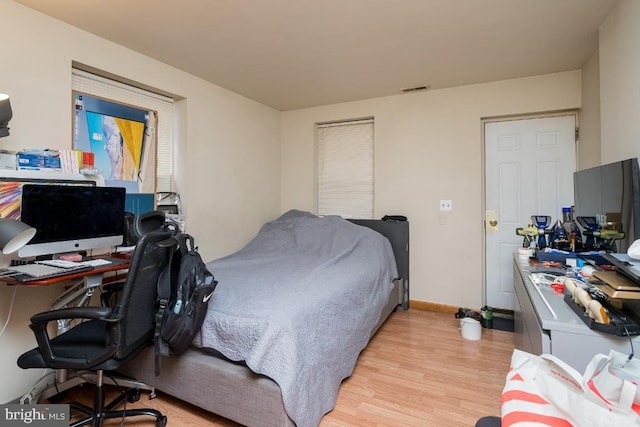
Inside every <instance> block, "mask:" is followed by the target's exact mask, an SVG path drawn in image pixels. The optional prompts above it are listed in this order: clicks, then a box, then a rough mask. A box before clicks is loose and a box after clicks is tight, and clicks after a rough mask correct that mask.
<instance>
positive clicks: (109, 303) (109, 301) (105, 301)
mask: <svg viewBox="0 0 640 427" xmlns="http://www.w3.org/2000/svg"><path fill="white" fill-rule="evenodd" d="M123 288H124V282H114V283H109V284H107V285H103V286H102V292H101V293H100V303H101V304H102V306H103V307H115V305H116V302H117V295H118V293H119V292H121V291H122V289H123ZM114 297H115V298H114Z"/></svg>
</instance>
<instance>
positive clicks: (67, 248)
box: [18, 184, 125, 258]
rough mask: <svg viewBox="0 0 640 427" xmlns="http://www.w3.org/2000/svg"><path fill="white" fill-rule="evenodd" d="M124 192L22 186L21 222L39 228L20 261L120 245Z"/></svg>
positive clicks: (20, 253)
mask: <svg viewBox="0 0 640 427" xmlns="http://www.w3.org/2000/svg"><path fill="white" fill-rule="evenodd" d="M124 206H125V189H124V188H122V187H93V186H65V185H30V184H25V185H23V186H22V201H21V213H20V219H21V221H22V222H24V223H25V224H28V225H30V226H31V227H33V228H35V229H36V234H35V236H34V237H33V239H31V241H30V242H29V243H28V244H27V245H25V246H24V247H22V248H21V249H20V250H19V251H18V256H20V257H21V258H28V257H37V256H43V255H52V254H61V253H66V252H74V251H80V250H91V249H98V248H107V247H112V246H118V245H121V244H122V242H123V239H124Z"/></svg>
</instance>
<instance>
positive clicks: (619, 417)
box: [502, 350, 640, 427]
mask: <svg viewBox="0 0 640 427" xmlns="http://www.w3.org/2000/svg"><path fill="white" fill-rule="evenodd" d="M601 356H603V355H598V356H597V357H596V358H594V361H592V364H590V365H589V366H590V369H588V371H586V372H585V374H587V375H589V377H585V376H583V375H581V374H580V373H579V372H578V371H576V370H575V369H573V368H572V367H571V366H569V365H567V364H566V363H564V362H563V361H562V360H560V359H558V358H557V357H554V356H552V355H548V354H543V355H541V356H536V355H533V354H529V353H526V352H523V351H520V350H514V352H513V355H512V357H511V369H510V371H509V373H508V375H507V381H506V384H505V387H504V390H503V392H502V426H503V427H504V426H513V427H521V426H522V427H524V426H540V427H541V426H552V427H572V426H573V427H591V426H593V427H607V426H611V427H623V426H640V416H638V414H637V413H636V412H634V410H633V409H634V408H633V405H634V401H635V399H636V394H637V388H638V387H637V386H636V385H635V384H634V383H632V382H631V381H628V380H626V382H625V380H621V381H622V382H623V383H625V385H624V386H621V385H620V384H619V383H616V384H617V385H618V386H617V387H616V386H612V387H610V386H609V385H608V384H613V383H614V382H613V381H611V379H607V381H606V387H605V381H602V380H597V381H596V380H595V378H597V377H598V376H600V375H602V372H604V371H606V372H607V373H608V372H609V371H608V369H606V368H605V369H604V371H603V370H602V367H603V366H604V365H605V363H604V362H603V360H604V358H607V356H604V358H603V357H601ZM599 368H600V369H599ZM596 372H598V375H595V377H594V376H593V375H594V374H595V373H596ZM607 376H608V375H607ZM607 376H601V377H600V378H607ZM590 382H591V388H590V386H589V383H590ZM598 387H600V390H601V395H600V396H599V395H598V394H597V393H596V392H594V388H595V389H598ZM602 392H604V393H605V394H606V396H608V397H609V399H606V398H605V399H603V397H605V396H604V395H603V394H602Z"/></svg>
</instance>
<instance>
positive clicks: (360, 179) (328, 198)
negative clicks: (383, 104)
mask: <svg viewBox="0 0 640 427" xmlns="http://www.w3.org/2000/svg"><path fill="white" fill-rule="evenodd" d="M373 162H374V156H373V119H369V120H360V121H351V122H339V123H328V124H321V125H318V215H340V216H342V217H345V218H373V172H374V170H373Z"/></svg>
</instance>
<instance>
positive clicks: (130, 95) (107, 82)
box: [72, 68, 173, 192]
mask: <svg viewBox="0 0 640 427" xmlns="http://www.w3.org/2000/svg"><path fill="white" fill-rule="evenodd" d="M72 89H73V90H74V91H78V92H84V93H88V94H91V95H95V96H96V97H101V98H105V99H109V100H113V101H117V102H121V103H124V104H130V105H135V106H138V107H143V108H145V109H148V110H150V111H156V112H157V113H158V123H157V129H156V137H157V149H156V159H157V160H156V162H157V164H156V179H155V184H156V188H155V190H154V189H151V190H150V191H149V190H147V191H145V192H156V191H157V192H160V191H166V192H168V191H171V182H172V173H173V142H172V135H173V99H172V98H169V97H166V96H163V95H159V94H157V93H153V92H150V91H147V90H144V89H139V88H137V87H134V86H130V85H127V84H124V83H121V82H118V81H115V80H111V79H107V78H105V77H101V76H98V75H96V74H92V73H88V72H86V71H82V70H79V69H76V68H74V69H73V70H72Z"/></svg>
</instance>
